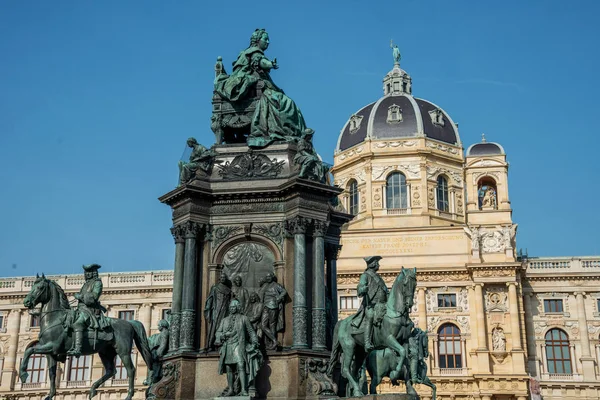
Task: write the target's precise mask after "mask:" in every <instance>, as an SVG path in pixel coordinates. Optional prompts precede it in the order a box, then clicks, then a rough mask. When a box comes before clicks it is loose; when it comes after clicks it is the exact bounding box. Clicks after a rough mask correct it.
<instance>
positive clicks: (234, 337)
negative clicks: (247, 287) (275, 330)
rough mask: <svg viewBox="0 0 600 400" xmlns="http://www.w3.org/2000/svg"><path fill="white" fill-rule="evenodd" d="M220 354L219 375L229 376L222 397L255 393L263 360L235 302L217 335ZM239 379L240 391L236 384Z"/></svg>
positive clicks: (256, 337)
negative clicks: (251, 391) (255, 382)
mask: <svg viewBox="0 0 600 400" xmlns="http://www.w3.org/2000/svg"><path fill="white" fill-rule="evenodd" d="M215 344H216V345H217V346H221V349H220V350H219V374H220V375H223V374H225V373H226V374H227V388H226V389H225V390H224V391H223V393H222V394H221V396H236V395H241V396H248V392H249V389H254V380H255V378H256V375H257V374H258V370H259V369H260V367H261V366H262V363H263V357H262V354H261V352H260V350H259V349H258V336H257V335H256V332H255V331H254V329H252V325H251V323H250V320H249V319H248V317H246V316H245V315H244V314H242V313H241V306H240V302H239V301H238V300H236V299H233V300H231V303H230V304H229V315H228V316H227V317H225V318H224V319H223V320H222V321H221V323H220V324H219V329H218V330H217V334H216V342H215ZM238 379H239V382H240V390H239V392H238V391H237V388H236V385H235V382H236V380H238Z"/></svg>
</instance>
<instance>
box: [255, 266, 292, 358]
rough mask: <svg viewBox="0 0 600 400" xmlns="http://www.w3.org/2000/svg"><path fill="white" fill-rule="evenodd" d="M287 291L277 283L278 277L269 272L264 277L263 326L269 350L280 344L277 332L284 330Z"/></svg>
mask: <svg viewBox="0 0 600 400" xmlns="http://www.w3.org/2000/svg"><path fill="white" fill-rule="evenodd" d="M285 296H287V291H286V290H285V288H284V287H283V286H281V285H280V284H279V283H277V277H276V276H275V274H274V273H272V272H269V273H268V274H267V276H265V278H264V283H263V285H262V286H261V288H260V297H261V299H262V304H263V314H262V322H261V328H262V331H263V333H264V335H265V345H266V347H267V349H268V350H275V349H277V347H278V346H279V341H278V340H277V333H278V332H281V331H283V328H284V322H283V321H284V318H283V305H284V303H285Z"/></svg>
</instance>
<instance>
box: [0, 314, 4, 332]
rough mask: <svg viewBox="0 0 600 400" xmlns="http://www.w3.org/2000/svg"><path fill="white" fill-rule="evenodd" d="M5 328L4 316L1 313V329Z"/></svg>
mask: <svg viewBox="0 0 600 400" xmlns="http://www.w3.org/2000/svg"><path fill="white" fill-rule="evenodd" d="M2 328H4V314H3V313H0V329H2Z"/></svg>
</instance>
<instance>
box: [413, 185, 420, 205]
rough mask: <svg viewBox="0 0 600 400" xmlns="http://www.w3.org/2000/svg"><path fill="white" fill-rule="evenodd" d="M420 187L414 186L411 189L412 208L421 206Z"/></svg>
mask: <svg viewBox="0 0 600 400" xmlns="http://www.w3.org/2000/svg"><path fill="white" fill-rule="evenodd" d="M420 191H421V187H420V186H415V187H414V188H413V189H412V205H413V207H420V206H421V193H420Z"/></svg>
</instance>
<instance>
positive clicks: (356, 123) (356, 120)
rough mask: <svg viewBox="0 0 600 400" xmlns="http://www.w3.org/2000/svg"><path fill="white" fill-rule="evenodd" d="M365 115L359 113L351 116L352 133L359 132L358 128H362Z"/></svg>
mask: <svg viewBox="0 0 600 400" xmlns="http://www.w3.org/2000/svg"><path fill="white" fill-rule="evenodd" d="M363 118H364V117H363V116H362V115H358V114H354V115H353V116H351V117H350V122H349V123H350V126H349V128H350V134H351V135H352V134H355V133H356V132H358V130H359V129H360V124H361V122H362V120H363Z"/></svg>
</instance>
